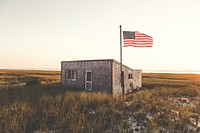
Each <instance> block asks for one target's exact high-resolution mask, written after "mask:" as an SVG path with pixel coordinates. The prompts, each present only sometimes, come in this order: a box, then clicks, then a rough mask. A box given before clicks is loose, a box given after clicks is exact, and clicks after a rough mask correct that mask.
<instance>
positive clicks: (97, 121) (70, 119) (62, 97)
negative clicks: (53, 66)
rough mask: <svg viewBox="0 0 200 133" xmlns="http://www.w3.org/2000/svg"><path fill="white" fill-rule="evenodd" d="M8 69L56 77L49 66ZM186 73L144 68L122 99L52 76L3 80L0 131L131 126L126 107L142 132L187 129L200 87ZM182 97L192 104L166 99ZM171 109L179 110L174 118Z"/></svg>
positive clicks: (90, 132)
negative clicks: (13, 82) (29, 82)
mask: <svg viewBox="0 0 200 133" xmlns="http://www.w3.org/2000/svg"><path fill="white" fill-rule="evenodd" d="M56 73H57V72H56ZM3 74H4V75H6V72H4V73H3ZM13 74H16V73H15V72H13V73H9V74H8V75H9V78H13V79H14V77H15V76H16V75H17V76H20V74H21V75H24V74H26V76H24V79H23V80H24V81H25V80H26V77H27V75H29V76H30V75H32V76H33V75H35V77H36V78H37V76H36V75H38V77H41V75H48V76H52V77H53V79H54V78H55V76H54V75H53V74H55V73H54V72H53V73H52V72H50V74H48V72H46V71H45V72H37V71H31V74H30V72H26V71H25V72H22V71H20V73H19V72H17V74H16V75H15V76H14V75H13ZM56 75H57V74H56ZM12 76H13V77H12ZM145 76H146V77H145ZM193 76H194V75H192V77H193ZM173 77H174V80H173ZM195 77H198V75H195ZM49 78H50V77H49ZM4 79H5V77H4ZM58 79H59V78H58ZM58 79H56V81H57V80H58ZM180 79H181V80H180ZM188 79H191V75H188V76H187V75H171V74H169V75H168V74H166V75H165V74H145V75H144V78H143V83H144V85H145V86H144V88H143V90H141V91H138V92H135V93H132V94H128V95H127V96H126V97H125V99H122V98H116V97H112V96H111V95H108V94H106V93H101V92H96V93H93V92H85V91H75V90H74V89H73V88H68V87H65V86H62V85H60V84H59V83H55V82H51V83H48V84H43V85H36V86H25V85H23V86H4V87H2V88H0V110H1V111H0V132H6V133H18V132H20V133H27V132H28V133H29V132H34V131H40V132H51V131H52V132H53V131H54V132H72V133H85V132H87V133H94V132H97V133H102V132H109V131H110V132H130V131H131V129H130V125H129V122H128V121H127V118H128V116H127V113H128V114H130V113H131V114H132V115H134V116H135V117H136V119H137V121H138V122H140V123H142V124H143V125H144V126H145V127H146V130H145V132H156V131H159V130H160V129H161V128H163V129H167V131H170V132H173V131H179V132H180V131H181V132H189V129H188V127H187V125H188V124H189V118H190V117H197V118H198V116H199V113H200V104H199V102H198V101H199V100H200V87H199V85H198V82H197V79H196V83H195V84H194V83H193V82H189V81H190V80H188ZM52 81H54V80H52ZM186 81H188V82H186ZM4 82H6V81H5V80H4ZM8 82H10V81H8ZM182 97H184V98H189V99H190V100H191V102H193V104H194V106H181V105H175V104H174V103H173V102H172V101H171V99H173V98H182ZM175 112H178V113H179V115H178V119H177V120H174V119H175V118H176V117H177V114H176V113H175Z"/></svg>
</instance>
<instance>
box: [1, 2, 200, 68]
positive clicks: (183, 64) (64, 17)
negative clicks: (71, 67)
mask: <svg viewBox="0 0 200 133" xmlns="http://www.w3.org/2000/svg"><path fill="white" fill-rule="evenodd" d="M119 25H122V30H123V31H139V32H142V33H145V34H147V35H149V36H152V37H153V47H151V48H134V47H123V64H125V65H127V66H129V67H131V68H134V69H142V70H200V61H199V57H200V1H199V0H0V69H57V70H60V66H61V61H70V60H89V59H115V60H117V61H120V34H119V33H120V32H119Z"/></svg>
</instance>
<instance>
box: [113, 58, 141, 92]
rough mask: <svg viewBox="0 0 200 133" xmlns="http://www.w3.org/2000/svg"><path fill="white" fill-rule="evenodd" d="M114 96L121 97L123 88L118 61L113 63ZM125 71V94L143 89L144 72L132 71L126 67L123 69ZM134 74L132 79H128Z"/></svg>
mask: <svg viewBox="0 0 200 133" xmlns="http://www.w3.org/2000/svg"><path fill="white" fill-rule="evenodd" d="M112 71H113V95H121V94H122V87H121V82H120V73H121V72H120V63H119V62H117V61H114V62H113V70H112ZM122 71H124V91H125V94H126V93H128V92H131V91H133V90H134V89H137V88H138V87H139V88H140V87H142V70H137V69H131V68H129V67H127V66H125V65H123V67H122ZM129 74H132V77H133V78H132V79H129V78H128V75H129Z"/></svg>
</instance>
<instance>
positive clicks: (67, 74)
mask: <svg viewBox="0 0 200 133" xmlns="http://www.w3.org/2000/svg"><path fill="white" fill-rule="evenodd" d="M76 74H77V72H76V70H67V71H66V72H65V77H66V80H72V81H76Z"/></svg>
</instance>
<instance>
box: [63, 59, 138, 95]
mask: <svg viewBox="0 0 200 133" xmlns="http://www.w3.org/2000/svg"><path fill="white" fill-rule="evenodd" d="M122 70H123V72H124V92H125V94H126V93H128V92H132V91H133V90H135V89H138V88H141V87H142V70H138V69H131V68H129V67H127V66H125V65H123V67H122ZM61 83H62V85H66V86H68V87H71V88H73V89H79V90H88V91H102V92H106V93H109V94H112V95H114V96H116V95H121V94H122V87H121V71H120V63H119V62H118V61H116V60H114V59H103V60H78V61H62V62H61Z"/></svg>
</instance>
